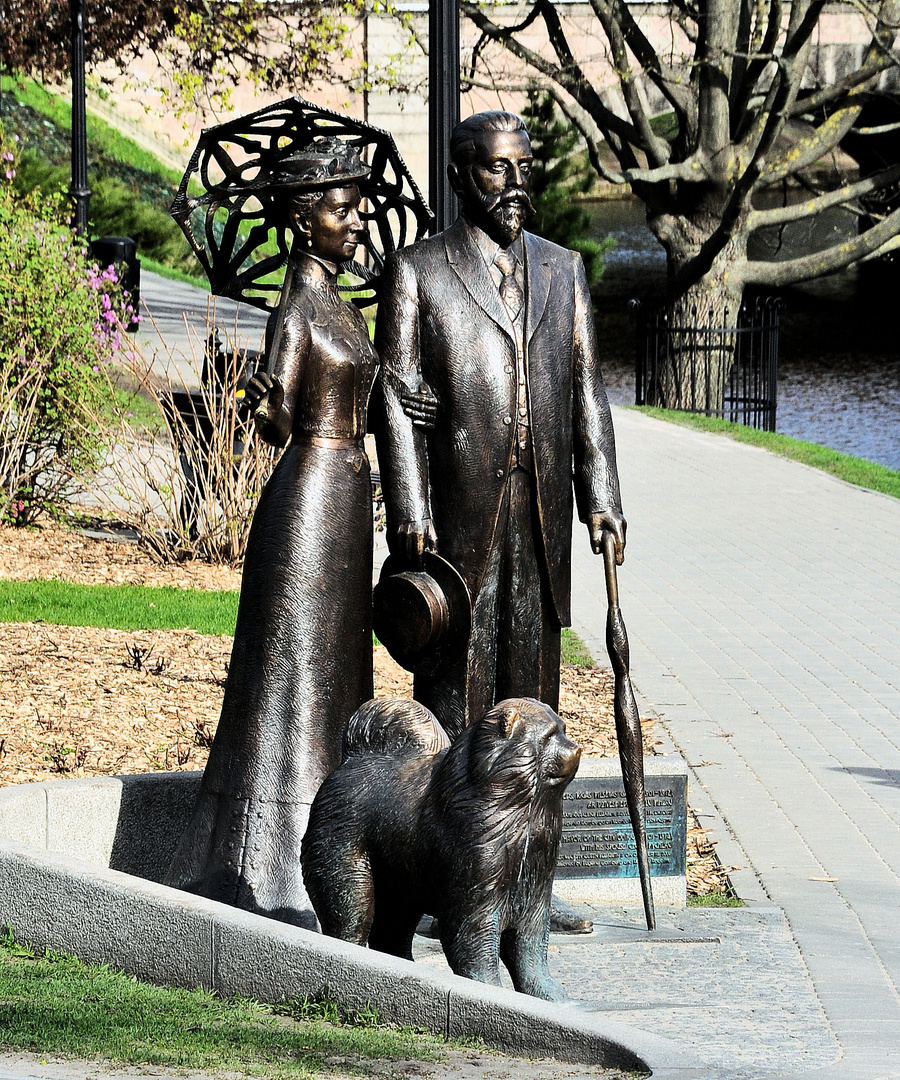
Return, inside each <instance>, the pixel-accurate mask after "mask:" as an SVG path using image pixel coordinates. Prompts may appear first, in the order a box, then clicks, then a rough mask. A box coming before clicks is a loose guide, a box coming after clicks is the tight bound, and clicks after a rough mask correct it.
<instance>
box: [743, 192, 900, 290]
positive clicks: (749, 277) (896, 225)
mask: <svg viewBox="0 0 900 1080" xmlns="http://www.w3.org/2000/svg"><path fill="white" fill-rule="evenodd" d="M898 230H900V209H897V210H895V211H894V212H893V213H892V214H888V216H887V217H886V218H884V219H883V220H882V221H879V223H878V224H877V225H874V226H873V227H872V228H871V229H867V230H866V231H865V232H863V233H860V234H859V236H857V237H854V238H853V239H852V240H847V241H845V242H844V243H842V244H835V245H834V247H830V248H826V249H825V251H818V252H815V253H814V254H812V255H805V256H803V257H802V258H799V259H787V260H785V262H778V263H776V262H748V263H747V264H746V266H745V267H744V280H745V282H746V283H747V284H748V285H768V286H770V287H771V288H778V287H779V286H782V285H793V284H794V283H796V282H798V281H809V280H810V278H816V277H821V276H822V275H823V274H830V273H832V272H834V271H835V270H843V269H844V268H845V267H847V266H851V265H852V264H853V263H855V262H859V261H861V260H862V259H863V258H864V257H866V256H871V255H876V254H883V253H884V252H885V250H892V249H893V248H894V247H896V243H897V236H896V234H897V232H898Z"/></svg>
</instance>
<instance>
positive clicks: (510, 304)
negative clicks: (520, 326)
mask: <svg viewBox="0 0 900 1080" xmlns="http://www.w3.org/2000/svg"><path fill="white" fill-rule="evenodd" d="M517 262H518V260H517V259H516V257H515V255H514V254H513V253H512V252H511V251H503V249H502V248H501V249H500V251H498V252H497V254H496V255H495V256H494V263H495V265H496V266H498V267H499V269H500V273H501V274H503V280H502V281H501V282H500V299H501V300H502V301H503V303H504V304H506V310H507V311H508V312H509V314H510V318H511V319H512V320H513V322H515V320H516V318H517V317H518V314H519V312H520V311H521V310H522V305H523V304H524V303H525V297H524V295H523V293H522V287H521V286H520V285H519V283H518V281H516V264H517Z"/></svg>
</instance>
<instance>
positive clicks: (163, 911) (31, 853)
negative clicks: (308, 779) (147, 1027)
mask: <svg viewBox="0 0 900 1080" xmlns="http://www.w3.org/2000/svg"><path fill="white" fill-rule="evenodd" d="M7 922H8V923H9V924H10V925H11V926H12V929H13V931H14V933H15V934H16V936H17V937H18V938H19V939H20V940H23V941H26V942H28V943H30V944H32V945H33V946H35V947H36V948H38V949H45V948H52V949H59V950H64V951H66V952H71V953H74V954H75V955H77V956H79V957H80V958H81V959H83V960H85V961H87V962H91V963H108V964H112V965H114V966H116V967H118V968H121V969H122V970H124V971H127V972H128V973H129V974H133V975H135V976H137V977H139V978H142V979H146V980H148V981H150V982H156V983H163V984H168V985H174V986H185V987H194V986H204V987H209V988H211V989H214V990H216V991H218V992H219V993H221V994H224V995H234V994H242V995H246V996H249V997H254V998H258V999H260V1000H263V1001H280V1000H283V999H285V998H291V997H294V996H297V995H300V996H303V995H308V996H310V997H315V996H318V995H321V994H322V993H324V992H326V991H327V992H329V993H330V994H332V995H333V996H334V997H335V998H336V999H337V1000H338V1001H339V1002H340V1003H341V1004H342V1005H344V1006H345V1007H347V1008H349V1009H362V1008H364V1007H365V1006H366V1005H368V1004H370V1003H372V1002H375V1003H377V1005H378V1008H379V1010H380V1012H381V1015H382V1016H383V1017H384V1019H385V1020H386V1021H388V1022H390V1023H400V1024H414V1025H420V1026H422V1027H425V1028H427V1029H428V1030H430V1031H432V1032H434V1033H436V1034H440V1035H443V1036H445V1037H451V1038H461V1037H480V1038H482V1039H483V1040H484V1041H485V1042H486V1043H487V1044H488V1045H489V1046H492V1047H495V1048H497V1049H500V1050H504V1051H506V1052H511V1053H515V1054H520V1055H524V1056H532V1057H552V1058H556V1059H557V1060H560V1061H567V1062H574V1063H581V1064H593V1065H608V1066H616V1067H621V1068H647V1069H649V1070H651V1071H652V1072H653V1075H654V1076H657V1077H661V1078H663V1080H665V1078H670V1080H676V1078H679V1080H697V1078H700V1077H705V1076H706V1075H707V1070H706V1069H705V1068H704V1067H703V1066H702V1064H701V1063H700V1061H699V1059H698V1058H697V1057H695V1056H694V1055H693V1054H691V1053H690V1052H688V1051H685V1050H684V1049H682V1048H681V1047H680V1046H678V1045H677V1044H676V1043H674V1042H672V1041H670V1040H668V1039H663V1038H658V1037H657V1036H654V1035H652V1034H649V1033H646V1032H643V1031H639V1030H637V1029H635V1028H632V1027H629V1026H628V1025H626V1024H621V1023H618V1022H616V1021H610V1020H606V1019H600V1018H598V1017H596V1016H592V1015H590V1014H587V1013H583V1012H581V1011H580V1010H579V1009H578V1008H577V1006H571V1005H570V1006H561V1005H552V1004H549V1003H547V1002H542V1001H538V1000H536V999H534V998H530V997H526V996H524V995H520V994H516V993H514V992H512V991H509V990H504V989H502V988H499V987H492V986H485V985H482V984H480V983H474V982H471V981H470V980H468V979H462V978H458V977H457V976H453V975H450V976H445V977H444V976H437V975H434V974H427V973H425V972H424V971H422V969H421V968H418V969H417V966H416V965H415V964H412V963H409V962H408V961H405V960H398V959H396V958H394V957H390V956H386V955H384V954H382V953H377V952H370V951H369V950H368V949H363V948H360V947H358V946H355V945H350V944H348V943H346V942H343V941H337V940H335V939H332V938H324V937H322V936H320V935H319V934H315V933H311V932H309V931H306V930H301V929H299V928H296V927H292V926H287V925H286V924H284V923H278V922H275V921H274V920H270V919H265V918H262V917H261V916H258V915H252V914H249V913H247V912H243V911H238V910H237V909H234V908H230V907H227V906H226V905H224V904H218V903H215V902H213V901H210V900H204V899H202V898H200V897H196V896H191V895H189V894H187V893H183V892H179V891H178V890H176V889H169V888H167V887H165V886H163V885H158V884H155V883H154V882H150V881H146V880H144V879H143V878H138V877H133V876H132V875H129V874H124V873H121V872H119V871H116V870H109V869H106V868H103V867H98V866H95V865H92V864H90V863H85V862H81V861H79V860H77V859H73V858H71V857H69V856H65V855H59V854H55V853H52V852H46V851H41V850H40V849H38V848H33V847H29V846H26V845H22V844H15V843H10V842H9V841H0V923H3V924H5V923H7Z"/></svg>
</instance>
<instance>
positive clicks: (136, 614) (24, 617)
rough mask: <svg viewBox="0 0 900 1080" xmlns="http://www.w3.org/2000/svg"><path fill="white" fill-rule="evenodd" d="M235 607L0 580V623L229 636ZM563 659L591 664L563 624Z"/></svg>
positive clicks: (216, 599)
mask: <svg viewBox="0 0 900 1080" xmlns="http://www.w3.org/2000/svg"><path fill="white" fill-rule="evenodd" d="M237 608H238V593H236V592H224V591H223V592H214V591H210V590H204V589H175V588H170V587H163V588H159V587H151V586H149V585H76V584H74V583H73V582H69V581H38V580H35V581H11V580H6V579H0V622H46V623H53V624H54V625H56V626H96V627H109V628H112V629H115V630H196V631H197V633H199V634H229V635H230V634H233V633H234V624H235V622H236V621H237ZM562 662H563V663H564V664H575V665H576V666H577V667H593V666H594V662H593V660H592V659H591V654H590V653H589V652H588V650H587V646H586V645H585V644H584V642H583V641H582V640H581V639H580V638H579V637H578V635H577V634H576V633H575V632H574V631H573V630H570V629H569V628H568V627H566V628H564V629H563V632H562Z"/></svg>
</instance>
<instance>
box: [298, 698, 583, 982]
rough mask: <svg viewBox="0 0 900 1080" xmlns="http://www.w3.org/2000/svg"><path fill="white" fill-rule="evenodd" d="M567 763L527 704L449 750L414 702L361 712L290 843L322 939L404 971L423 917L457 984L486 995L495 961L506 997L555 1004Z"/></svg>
mask: <svg viewBox="0 0 900 1080" xmlns="http://www.w3.org/2000/svg"><path fill="white" fill-rule="evenodd" d="M580 757H581V750H580V748H579V747H578V746H576V744H575V743H573V742H572V741H571V740H570V739H568V738H566V734H565V727H564V725H563V722H562V721H561V720H560V718H559V716H558V715H557V714H556V713H555V712H554V710H553V709H551V708H550V706H549V705H544V704H542V703H541V702H539V701H536V700H534V699H533V698H510V699H508V700H506V701H502V702H500V703H499V704H498V705H495V706H494V708H492V709H491V710H490V711H489V712H488V713H487V714H486V715H485V716H484V717H483V718H482V719H481V720H479V721H477V722H475V723H474V724H471V725H470V726H469V727H467V728H466V729H465V730H464V731H463V733H462V735H460V737H459V738H458V739H457V740H456V741H455V742H454V743H453V744H452V745H451V744H450V743H449V741H448V739H447V736H446V734H445V733H444V730H443V729H442V728H441V726H440V724H439V723H438V722H437V720H436V719H435V717H434V715H433V714H432V713H431V712H429V710H428V709H426V708H425V707H424V706H423V705H420V704H419V703H418V702H416V701H410V700H407V699H399V698H394V699H391V698H388V699H380V700H375V701H369V702H367V703H366V704H365V705H363V706H362V707H361V708H360V709H358V710H357V711H356V712H355V713H354V715H353V716H352V717H351V719H350V722H349V723H348V725H347V730H346V732H345V734H344V747H343V758H342V761H341V764H340V766H339V767H338V768H337V770H336V771H335V772H333V773H332V774H331V776H330V777H329V778H328V779H327V780H326V781H325V783H324V784H323V785H322V787H321V789H320V790H319V793H318V794H317V796H316V799H315V802H314V803H313V806H312V811H311V813H310V819H309V826H308V828H307V832H306V836H305V839H304V841H303V853H302V863H303V876H304V880H305V884H306V888H307V890H308V892H309V895H310V898H311V900H312V902H313V906H314V908H315V910H316V914H317V915H318V917H319V922H320V923H321V926H322V930H323V932H324V933H326V934H329V935H330V936H332V937H338V938H343V939H344V940H345V941H352V942H355V943H356V944H358V945H365V944H366V943H367V942H368V944H369V945H370V947H371V948H373V949H379V950H380V951H382V952H387V953H392V954H393V955H395V956H401V957H405V958H406V959H407V960H412V958H413V957H412V940H413V936H414V934H415V931H416V926H417V925H418V922H419V920H420V918H421V917H422V915H423V914H425V913H426V912H427V913H428V914H431V915H435V916H437V919H438V927H439V936H440V939H441V944H442V945H443V947H444V952H445V954H446V956H447V960H448V962H449V964H450V967H451V968H452V969H453V971H454V972H455V973H456V974H457V975H464V976H466V977H467V978H470V979H477V980H478V981H479V982H485V983H491V984H493V985H499V984H500V969H499V961H500V960H502V961H503V963H504V964H505V965H506V967H507V968H508V969H509V973H510V975H511V977H512V981H513V985H514V986H515V988H516V990H518V991H520V992H521V993H524V994H531V995H533V996H534V997H539V998H544V999H546V1000H548V1001H565V1000H567V998H566V994H565V992H564V991H563V989H562V987H561V986H560V985H559V984H558V983H557V982H556V981H555V980H554V979H553V978H552V977H551V976H550V972H549V970H548V967H547V942H548V937H549V930H550V889H551V886H552V884H553V875H554V871H555V869H556V857H557V852H558V848H559V838H560V832H561V829H562V799H563V792H564V791H565V788H566V786H567V785H568V783H569V781H570V780H571V779H572V778H573V777H574V775H575V772H576V770H577V768H578V762H579V759H580Z"/></svg>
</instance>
